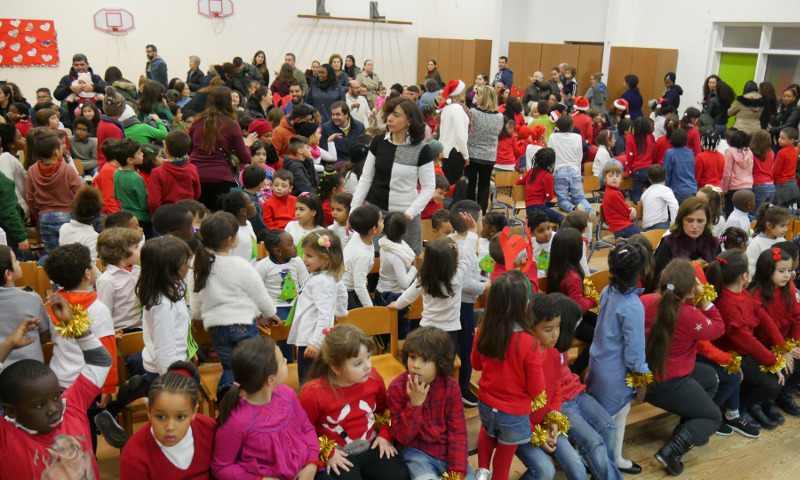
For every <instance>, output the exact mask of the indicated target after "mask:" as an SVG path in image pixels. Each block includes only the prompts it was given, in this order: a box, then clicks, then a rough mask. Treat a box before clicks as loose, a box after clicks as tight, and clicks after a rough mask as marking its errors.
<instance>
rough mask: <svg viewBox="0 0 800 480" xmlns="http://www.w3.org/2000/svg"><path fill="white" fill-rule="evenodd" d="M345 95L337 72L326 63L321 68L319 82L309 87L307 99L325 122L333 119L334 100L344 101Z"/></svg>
mask: <svg viewBox="0 0 800 480" xmlns="http://www.w3.org/2000/svg"><path fill="white" fill-rule="evenodd" d="M344 95H345V90H344V89H343V88H342V87H341V86H340V85H339V81H338V79H337V78H336V72H335V71H334V70H333V67H331V66H330V65H329V64H327V63H326V64H324V65H322V66H321V67H320V68H319V71H318V72H317V83H316V84H314V85H312V86H311V88H309V89H308V96H307V97H306V101H307V102H308V104H309V105H311V106H312V107H314V108H316V109H317V111H318V112H319V114H320V116H321V117H322V122H323V123H324V122H327V121H329V120H330V119H331V105H332V104H333V103H334V102H339V101H342V102H343V101H344Z"/></svg>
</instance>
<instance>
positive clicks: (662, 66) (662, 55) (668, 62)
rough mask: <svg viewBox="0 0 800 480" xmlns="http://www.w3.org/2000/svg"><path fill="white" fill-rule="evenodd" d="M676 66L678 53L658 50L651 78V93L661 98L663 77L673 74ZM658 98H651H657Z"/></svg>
mask: <svg viewBox="0 0 800 480" xmlns="http://www.w3.org/2000/svg"><path fill="white" fill-rule="evenodd" d="M677 66H678V51H677V50H672V49H668V48H659V49H658V55H657V57H656V71H655V75H654V76H653V93H654V94H655V95H658V96H661V94H662V93H664V90H665V87H664V77H665V76H666V75H667V73H669V72H674V71H675V69H676V68H677ZM658 96H656V97H653V98H658Z"/></svg>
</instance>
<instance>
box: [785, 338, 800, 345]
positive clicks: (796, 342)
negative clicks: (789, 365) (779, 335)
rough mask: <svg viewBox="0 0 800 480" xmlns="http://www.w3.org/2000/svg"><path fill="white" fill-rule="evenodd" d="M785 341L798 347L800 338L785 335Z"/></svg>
mask: <svg viewBox="0 0 800 480" xmlns="http://www.w3.org/2000/svg"><path fill="white" fill-rule="evenodd" d="M786 343H787V344H789V345H794V346H795V347H800V340H798V339H796V338H792V337H786Z"/></svg>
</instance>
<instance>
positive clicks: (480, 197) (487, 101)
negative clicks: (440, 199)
mask: <svg viewBox="0 0 800 480" xmlns="http://www.w3.org/2000/svg"><path fill="white" fill-rule="evenodd" d="M470 111H471V112H472V131H471V132H470V133H469V137H468V140H467V148H468V149H469V152H470V160H469V165H467V166H466V167H465V168H464V173H465V174H466V176H467V198H468V199H470V200H476V196H475V195H476V193H475V192H476V187H477V202H478V204H479V205H480V206H481V208H482V209H483V211H484V212H486V207H487V206H488V204H489V182H490V181H491V179H492V170H493V169H494V164H495V160H496V159H497V141H498V138H499V135H500V132H501V131H502V130H503V126H504V125H505V120H504V119H505V117H504V116H503V114H502V113H498V112H497V94H496V93H495V91H494V89H493V88H492V87H490V86H489V85H484V86H482V87H480V88H478V92H477V93H476V94H475V102H474V106H473V108H472V109H471V110H470Z"/></svg>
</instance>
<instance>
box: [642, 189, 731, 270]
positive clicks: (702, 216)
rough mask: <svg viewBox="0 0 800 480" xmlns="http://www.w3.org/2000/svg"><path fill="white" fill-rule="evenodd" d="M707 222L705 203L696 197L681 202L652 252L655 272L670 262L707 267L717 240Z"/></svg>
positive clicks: (712, 257)
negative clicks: (677, 260)
mask: <svg viewBox="0 0 800 480" xmlns="http://www.w3.org/2000/svg"><path fill="white" fill-rule="evenodd" d="M710 219H711V209H710V208H709V206H708V203H706V201H705V200H703V199H700V198H697V197H689V198H687V199H686V200H684V201H683V203H682V204H681V206H680V208H679V209H678V215H677V217H676V218H675V222H674V223H673V224H672V226H670V228H669V234H668V235H666V236H665V237H664V238H662V239H661V243H659V244H658V247H657V248H656V251H655V254H654V255H655V257H656V272H660V271H661V270H663V269H664V267H666V266H667V264H668V263H669V261H670V260H672V259H673V258H685V259H688V260H702V261H703V262H705V263H711V261H712V260H714V255H716V253H717V250H718V249H719V239H717V237H715V236H714V235H713V234H712V233H711V227H712V226H713V225H711V222H710Z"/></svg>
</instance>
